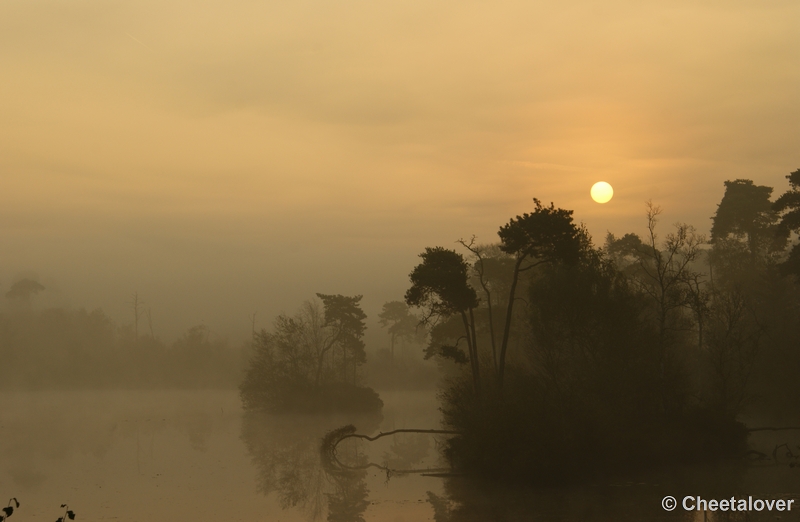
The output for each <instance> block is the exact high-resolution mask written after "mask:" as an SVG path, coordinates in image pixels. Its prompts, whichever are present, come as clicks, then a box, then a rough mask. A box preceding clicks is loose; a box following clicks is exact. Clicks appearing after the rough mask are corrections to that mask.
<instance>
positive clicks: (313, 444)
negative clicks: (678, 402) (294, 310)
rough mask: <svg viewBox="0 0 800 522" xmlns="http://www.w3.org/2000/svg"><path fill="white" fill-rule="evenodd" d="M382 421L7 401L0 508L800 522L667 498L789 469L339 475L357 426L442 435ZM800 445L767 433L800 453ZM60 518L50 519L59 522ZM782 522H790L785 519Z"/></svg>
mask: <svg viewBox="0 0 800 522" xmlns="http://www.w3.org/2000/svg"><path fill="white" fill-rule="evenodd" d="M381 397H382V398H383V400H384V402H385V404H386V406H385V407H384V410H383V412H382V414H381V415H377V416H268V415H245V414H243V412H242V410H241V406H240V403H239V399H238V395H237V394H236V392H234V391H200V392H197V391H113V392H108V391H106V392H36V393H3V394H0V495H5V498H9V497H17V498H18V499H19V500H20V501H21V502H22V506H21V507H20V509H19V511H18V512H16V513H15V514H14V515H13V518H12V519H11V520H12V521H23V520H45V519H48V520H50V519H52V520H55V519H56V518H57V517H59V516H61V514H63V511H61V510H60V509H59V506H60V504H63V503H67V504H69V506H70V508H71V509H73V510H74V511H75V512H76V513H77V514H78V520H115V521H145V520H146V521H175V520H193V519H202V520H223V521H236V520H247V521H253V520H270V521H286V522H293V521H309V520H330V521H338V522H354V521H359V520H365V521H378V522H384V521H385V522H404V521H426V520H435V521H436V522H464V521H483V520H500V521H505V520H507V521H517V520H519V521H522V520H542V521H545V520H546V521H573V520H574V521H580V520H586V521H598V522H599V521H617V520H626V521H627V520H631V521H633V520H684V521H690V520H692V521H693V520H698V521H700V520H704V516H705V519H706V520H784V521H785V520H800V516H798V515H800V506H798V507H797V510H796V511H793V512H791V513H786V512H784V513H772V514H766V513H761V514H757V513H751V514H749V515H747V516H742V514H738V513H737V514H731V513H727V514H725V515H726V516H721V514H719V513H717V516H716V517H715V516H713V515H714V514H711V513H707V514H705V515H704V514H703V513H697V512H694V513H685V512H683V511H682V510H681V509H680V508H679V509H678V510H676V511H675V512H673V513H666V512H664V511H663V510H662V509H661V499H662V498H663V497H664V496H665V495H674V496H676V497H678V498H682V497H683V496H684V495H687V494H691V495H703V496H705V497H707V498H730V497H731V496H734V495H736V496H746V495H753V496H759V497H760V498H798V497H800V467H790V466H789V464H790V463H791V462H793V459H792V457H791V456H789V455H787V448H781V449H780V450H779V451H778V452H777V455H778V458H779V461H780V463H779V464H777V465H776V464H775V463H773V462H767V461H765V462H754V463H753V464H751V465H750V466H739V465H737V466H728V467H717V468H714V469H681V470H677V471H672V472H670V473H662V474H661V475H659V476H649V477H639V478H637V479H635V480H617V481H608V482H606V483H601V484H592V485H587V486H583V487H580V488H576V487H573V488H560V489H551V490H541V489H531V488H513V487H508V486H501V485H497V484H492V483H476V482H475V481H467V480H464V479H459V478H441V477H428V476H422V475H420V474H406V475H398V474H388V475H387V473H386V472H385V471H384V470H381V469H377V468H376V467H368V468H366V469H364V470H358V471H354V472H344V471H341V470H339V472H335V473H330V472H326V471H325V470H323V468H322V466H321V465H320V453H319V441H320V438H321V437H322V436H323V435H324V434H325V433H326V432H328V431H330V430H332V429H335V428H337V427H341V426H343V425H347V424H353V425H355V426H356V427H357V428H358V432H359V433H369V434H374V433H377V432H378V431H389V430H392V429H398V428H438V427H439V420H438V418H439V416H438V411H437V407H438V405H437V403H436V398H435V392H433V391H427V392H383V393H381ZM797 439H798V437H797V434H796V433H795V434H787V433H786V432H783V433H764V434H759V436H758V438H754V440H753V444H754V447H756V449H760V450H761V451H763V452H764V453H767V454H769V455H771V454H772V450H773V449H774V447H775V446H776V445H778V444H783V443H784V442H786V443H789V447H788V450H789V451H793V454H800V448H798V446H797V445H798V443H800V441H798V440H797ZM437 443H438V441H437V440H436V438H435V437H431V436H428V435H397V436H394V437H386V438H384V439H381V440H379V441H376V442H369V443H367V442H356V441H354V440H349V441H345V442H344V443H342V444H341V445H340V446H339V448H338V450H339V451H338V453H339V456H340V457H341V460H342V461H343V462H344V463H346V464H349V465H354V466H364V465H368V464H369V463H373V464H379V465H388V466H389V467H390V468H393V469H409V468H436V467H440V466H441V465H442V463H441V462H440V461H439V458H438V451H437V448H436V445H437ZM48 517H49V518H48ZM778 517H780V518H778Z"/></svg>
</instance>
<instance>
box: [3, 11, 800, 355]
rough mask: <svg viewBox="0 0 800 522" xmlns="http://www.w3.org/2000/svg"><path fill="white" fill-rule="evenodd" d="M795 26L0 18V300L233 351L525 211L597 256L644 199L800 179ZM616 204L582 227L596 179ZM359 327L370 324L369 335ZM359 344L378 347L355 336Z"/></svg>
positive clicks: (684, 212)
mask: <svg viewBox="0 0 800 522" xmlns="http://www.w3.org/2000/svg"><path fill="white" fill-rule="evenodd" d="M798 23H800V3H798V2H797V1H796V0H775V1H772V0H764V1H760V2H751V1H747V2H745V1H738V0H725V1H699V2H698V1H697V0H693V1H683V0H676V1H673V2H641V1H635V0H622V1H620V0H605V1H602V2H601V1H573V2H558V3H556V2H535V1H530V0H524V1H508V0H497V1H493V2H478V1H471V0H466V1H465V0H461V1H458V2H456V1H435V0H425V1H422V0H406V1H403V2H399V1H394V0H387V1H382V2H374V1H369V2H367V1H364V0H354V1H351V2H334V1H331V0H292V1H288V0H271V1H269V2H264V1H244V0H231V1H227V2H209V1H192V2H189V1H182V0H158V1H146V0H140V1H136V2H132V1H128V0H118V1H109V0H102V1H99V0H97V1H81V0H70V1H65V0H57V1H55V0H40V1H35V2H32V1H29V0H5V1H4V2H2V3H0V75H2V81H0V293H5V291H7V289H8V288H9V287H10V285H11V284H13V282H14V281H15V280H17V279H19V278H21V277H36V278H38V279H39V281H40V282H42V283H43V284H44V285H45V287H46V288H47V290H46V291H45V292H43V293H42V294H41V295H40V296H38V297H37V300H39V305H40V306H45V305H47V306H52V305H59V306H61V305H68V306H72V307H76V308H78V307H86V308H88V309H94V308H97V307H100V308H102V309H103V310H105V311H106V312H107V313H108V314H110V315H111V316H112V317H113V318H114V319H115V320H117V321H119V322H120V323H125V322H132V309H131V299H130V298H131V294H133V293H134V292H137V293H138V295H139V296H140V298H141V299H142V300H143V301H144V302H145V303H146V305H147V306H149V307H150V308H151V310H152V318H153V323H154V325H153V326H154V330H155V332H156V334H157V335H158V336H160V337H161V338H163V339H165V340H171V339H174V338H175V337H176V336H178V335H180V333H181V332H182V331H184V330H186V329H187V328H189V327H191V326H193V325H196V324H201V323H202V324H205V325H207V326H208V327H209V329H210V330H211V331H212V332H213V333H216V334H218V335H220V336H227V337H229V338H233V339H237V338H245V337H247V336H248V335H249V332H250V328H251V316H252V314H254V313H255V314H256V325H257V327H268V326H269V324H270V323H271V321H272V319H273V318H274V316H275V315H276V314H278V313H280V312H282V311H285V312H290V313H291V312H293V311H294V310H296V309H297V307H298V306H299V305H300V303H301V302H302V301H303V300H305V299H308V298H310V297H312V296H313V295H314V293H315V292H322V293H340V294H345V295H354V294H362V295H364V300H363V303H364V308H365V311H366V312H367V314H368V315H371V317H372V319H373V320H374V317H375V315H376V314H377V312H378V311H379V310H380V306H381V304H382V303H384V302H386V301H389V300H395V299H402V295H403V292H404V291H405V289H406V287H407V286H408V273H409V272H410V271H411V269H412V268H413V267H414V265H415V264H416V262H417V261H418V258H417V257H416V256H417V255H418V254H419V253H420V252H421V251H422V250H423V249H424V248H425V247H426V246H436V245H441V246H446V247H452V248H455V246H456V245H455V241H456V240H457V239H459V238H469V237H471V236H472V235H476V236H477V238H478V241H480V242H493V241H495V240H496V237H497V236H496V233H497V229H498V228H499V227H500V226H501V225H503V224H504V223H506V222H507V221H508V220H509V219H510V218H511V217H513V216H515V215H518V214H520V213H523V212H526V211H530V210H531V209H532V206H533V204H532V198H534V197H535V198H539V199H541V200H542V201H544V202H546V203H549V202H551V201H552V202H554V203H555V204H556V206H558V207H563V208H568V209H572V210H574V211H575V214H574V216H575V219H576V220H577V221H581V222H584V223H585V224H586V226H587V227H588V229H589V231H590V232H591V233H592V235H593V236H594V238H595V242H597V243H602V241H603V238H604V236H605V234H606V232H607V231H611V232H613V233H615V234H624V233H626V232H630V231H633V232H641V231H642V230H643V229H644V225H645V217H644V211H645V201H647V200H652V201H653V202H654V203H655V204H657V205H659V206H661V207H662V209H663V215H662V223H661V227H662V231H663V232H664V233H666V232H667V231H668V229H669V227H670V226H671V224H672V223H674V222H676V221H682V222H687V223H690V224H693V225H695V226H696V227H697V228H698V230H700V231H701V232H707V231H708V230H709V228H710V224H711V221H710V217H711V216H712V215H713V213H714V212H715V210H716V205H717V204H718V203H719V201H720V199H721V197H722V195H723V193H724V186H723V182H724V181H725V180H728V179H737V178H747V179H752V180H754V181H755V182H756V183H757V184H762V185H769V186H772V187H775V194H776V195H777V194H780V193H782V192H783V191H784V190H786V189H787V188H788V184H787V182H786V180H785V176H786V175H787V174H789V173H790V172H791V171H793V170H796V169H798V168H800V147H798V145H799V143H798V142H799V141H800V140H799V139H798V138H800V67H798V64H800V32H798V31H797V27H798ZM601 180H602V181H607V182H609V183H610V184H611V185H612V186H613V187H614V191H615V195H614V198H613V199H612V200H611V202H609V203H607V204H604V205H600V204H597V203H594V202H593V201H592V200H591V199H590V197H589V189H590V188H591V185H592V184H593V183H595V182H596V181H601ZM373 326H374V325H373ZM375 328H377V327H375V326H374V327H373V330H374V329H375Z"/></svg>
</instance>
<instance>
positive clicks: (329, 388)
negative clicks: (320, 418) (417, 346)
mask: <svg viewBox="0 0 800 522" xmlns="http://www.w3.org/2000/svg"><path fill="white" fill-rule="evenodd" d="M361 297H362V296H360V295H357V296H354V297H348V296H343V295H338V294H337V295H326V294H317V298H318V299H319V300H314V301H306V302H305V303H303V305H302V306H301V308H300V310H299V311H298V312H297V313H296V314H295V315H294V316H288V315H285V314H282V315H280V316H278V318H277V319H275V322H274V324H273V328H272V331H267V330H266V329H263V330H261V332H259V333H256V334H255V335H254V339H253V341H254V355H253V357H252V358H251V360H250V363H249V365H248V367H247V370H246V372H245V377H244V380H243V382H242V384H241V386H240V392H241V397H242V403H243V405H244V407H245V409H248V410H259V409H260V410H266V411H270V412H303V413H324V412H369V411H374V410H379V409H380V408H381V407H382V406H383V402H382V401H381V400H380V398H379V397H378V394H377V393H376V392H375V391H374V390H373V389H371V388H368V387H365V386H359V372H358V370H359V367H360V366H362V365H363V364H364V363H365V362H366V358H367V355H366V351H365V349H364V341H363V336H364V331H365V330H366V324H365V322H364V320H365V319H366V317H367V316H366V314H365V313H364V311H363V310H362V309H361V306H360V304H359V303H360V301H361ZM320 302H321V304H320Z"/></svg>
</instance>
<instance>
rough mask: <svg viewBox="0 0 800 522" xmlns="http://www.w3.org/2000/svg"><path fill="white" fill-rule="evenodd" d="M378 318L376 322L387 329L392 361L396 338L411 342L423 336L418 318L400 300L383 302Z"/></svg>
mask: <svg viewBox="0 0 800 522" xmlns="http://www.w3.org/2000/svg"><path fill="white" fill-rule="evenodd" d="M378 319H379V321H378V323H379V324H380V325H381V326H383V327H384V328H387V329H388V332H389V337H390V350H391V354H392V361H394V345H395V341H396V340H397V339H402V340H404V341H407V342H411V341H414V340H417V339H420V337H422V336H424V329H423V328H421V325H420V324H419V318H418V317H416V316H415V315H414V314H412V313H411V312H410V311H409V310H408V305H407V304H405V303H404V302H402V301H389V302H388V303H384V304H383V309H382V310H381V313H380V314H378Z"/></svg>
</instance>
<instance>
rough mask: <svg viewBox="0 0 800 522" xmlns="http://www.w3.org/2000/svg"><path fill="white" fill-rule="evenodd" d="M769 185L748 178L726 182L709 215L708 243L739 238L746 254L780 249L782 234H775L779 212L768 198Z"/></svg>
mask: <svg viewBox="0 0 800 522" xmlns="http://www.w3.org/2000/svg"><path fill="white" fill-rule="evenodd" d="M771 195H772V187H767V186H763V185H756V184H754V183H753V181H752V180H749V179H737V180H734V181H730V180H729V181H726V182H725V195H724V196H723V197H722V201H720V203H719V205H718V208H717V212H716V214H715V215H714V217H713V218H711V219H712V223H713V224H712V226H711V243H715V242H717V241H720V240H724V239H728V238H731V237H733V238H737V239H738V238H741V239H742V240H743V241H744V243H745V245H746V248H747V251H748V252H749V254H750V255H751V256H753V257H755V256H757V255H758V254H759V253H762V252H767V251H772V250H783V246H784V245H785V236H778V235H776V232H777V230H778V227H777V221H778V217H779V216H778V212H777V210H776V208H774V207H773V204H772V202H771V201H770V199H769V198H770V196H771Z"/></svg>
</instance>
